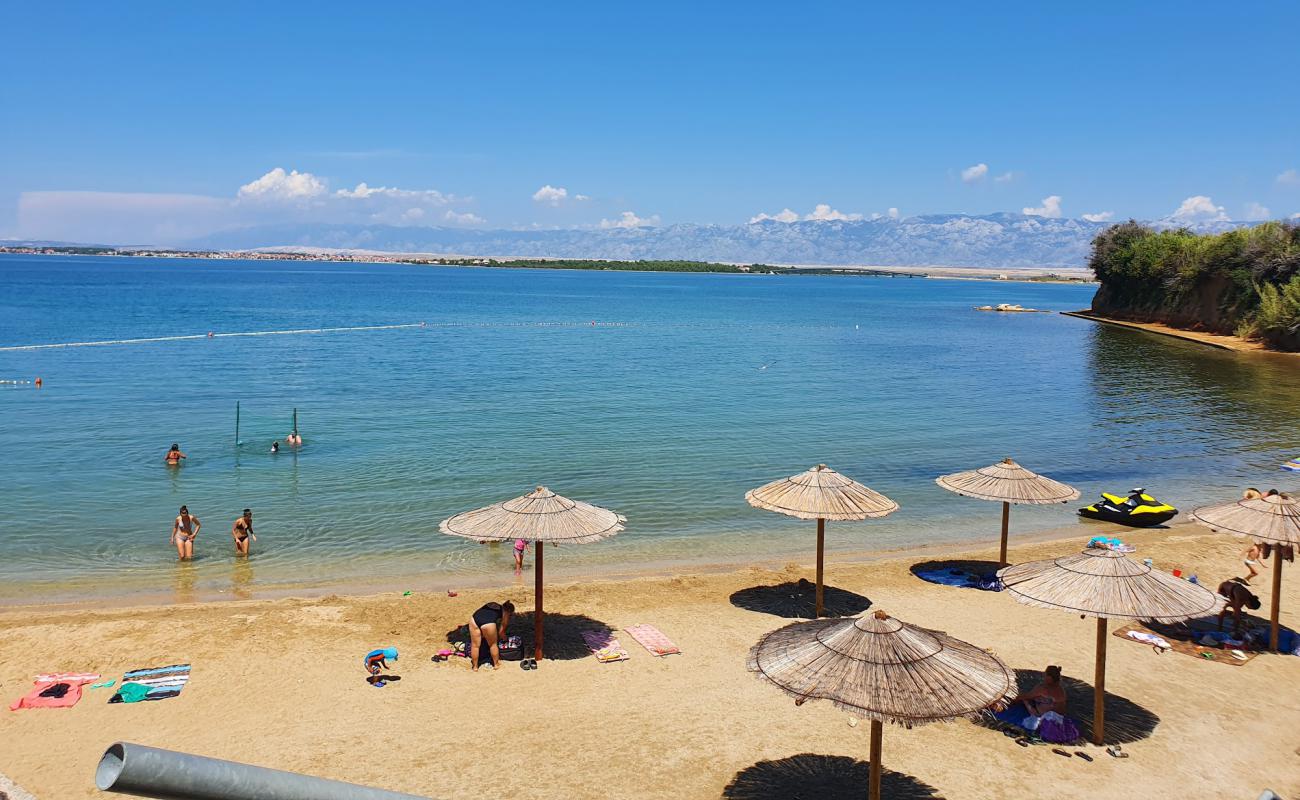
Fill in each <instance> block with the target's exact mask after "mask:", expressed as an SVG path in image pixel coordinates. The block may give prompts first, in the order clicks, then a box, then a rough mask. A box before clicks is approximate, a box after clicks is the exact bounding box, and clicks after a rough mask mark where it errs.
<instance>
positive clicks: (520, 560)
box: [515, 539, 528, 575]
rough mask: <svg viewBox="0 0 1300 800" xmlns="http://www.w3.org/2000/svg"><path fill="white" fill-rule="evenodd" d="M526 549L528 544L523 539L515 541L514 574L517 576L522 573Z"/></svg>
mask: <svg viewBox="0 0 1300 800" xmlns="http://www.w3.org/2000/svg"><path fill="white" fill-rule="evenodd" d="M527 549H528V542H527V541H525V540H523V539H515V574H516V575H518V574H520V573H521V572H523V571H524V551H525V550H527Z"/></svg>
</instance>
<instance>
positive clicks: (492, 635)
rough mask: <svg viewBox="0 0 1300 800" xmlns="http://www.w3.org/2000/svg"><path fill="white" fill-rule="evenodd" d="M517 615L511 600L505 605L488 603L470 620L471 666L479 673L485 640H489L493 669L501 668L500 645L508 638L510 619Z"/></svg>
mask: <svg viewBox="0 0 1300 800" xmlns="http://www.w3.org/2000/svg"><path fill="white" fill-rule="evenodd" d="M514 613H515V604H514V603H512V602H510V601H509V600H507V601H505V603H487V604H486V605H484V606H483V607H482V608H480V609H479V610H478V611H475V612H474V616H472V617H470V619H469V664H470V667H471V668H472V669H473V670H474V671H475V672H478V654H479V652H480V651H481V649H482V646H483V640H484V639H486V640H487V645H488V653H489V654H490V655H491V656H492V669H499V668H500V667H501V650H500V649H499V648H498V643H499V642H500V641H501V640H502V639H504V638H505V637H506V629H507V628H509V627H510V617H512V616H513V615H514Z"/></svg>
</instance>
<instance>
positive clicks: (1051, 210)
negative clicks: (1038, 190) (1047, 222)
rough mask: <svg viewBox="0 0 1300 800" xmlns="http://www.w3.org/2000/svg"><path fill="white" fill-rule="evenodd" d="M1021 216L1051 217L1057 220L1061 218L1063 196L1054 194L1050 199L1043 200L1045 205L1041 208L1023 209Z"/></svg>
mask: <svg viewBox="0 0 1300 800" xmlns="http://www.w3.org/2000/svg"><path fill="white" fill-rule="evenodd" d="M1020 213H1021V214H1028V215H1029V216H1031V217H1051V218H1052V219H1056V218H1057V217H1060V216H1061V196H1060V195H1059V194H1054V195H1052V196H1050V197H1044V198H1043V205H1042V206H1040V207H1039V208H1022V209H1020Z"/></svg>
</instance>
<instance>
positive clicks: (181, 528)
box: [171, 506, 203, 561]
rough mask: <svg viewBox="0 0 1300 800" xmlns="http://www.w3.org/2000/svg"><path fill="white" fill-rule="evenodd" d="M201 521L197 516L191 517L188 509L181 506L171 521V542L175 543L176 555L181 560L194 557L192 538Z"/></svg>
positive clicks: (197, 533) (200, 525) (197, 532)
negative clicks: (178, 512)
mask: <svg viewBox="0 0 1300 800" xmlns="http://www.w3.org/2000/svg"><path fill="white" fill-rule="evenodd" d="M202 526H203V523H201V522H199V518H198V517H191V516H190V510H189V509H188V508H186V507H185V506H181V511H180V514H178V515H177V516H176V519H175V520H173V521H172V539H171V543H172V544H174V545H176V555H177V556H178V557H179V558H180V560H181V561H189V560H190V559H192V558H194V539H195V537H197V536H198V535H199V528H201V527H202Z"/></svg>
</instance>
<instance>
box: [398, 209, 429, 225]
mask: <svg viewBox="0 0 1300 800" xmlns="http://www.w3.org/2000/svg"><path fill="white" fill-rule="evenodd" d="M402 219H403V220H406V221H407V222H415V221H416V220H420V219H424V209H423V208H420V207H419V206H417V207H415V208H408V209H406V210H405V211H403V212H402Z"/></svg>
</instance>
